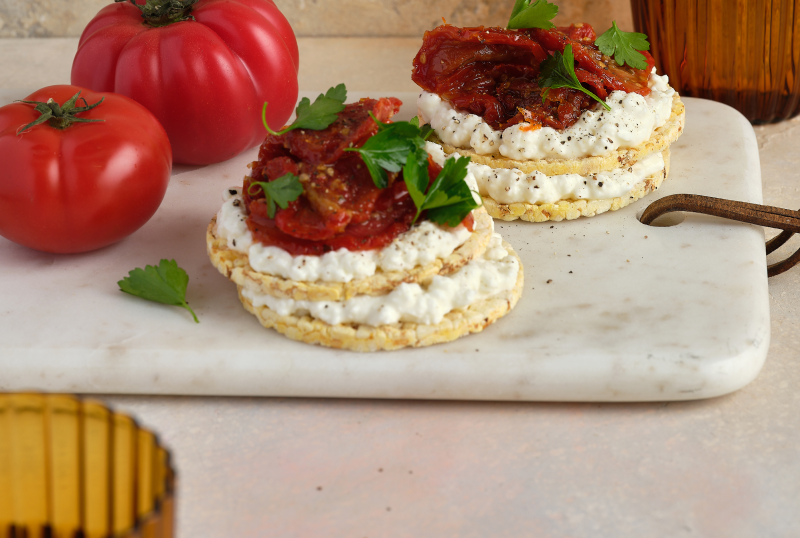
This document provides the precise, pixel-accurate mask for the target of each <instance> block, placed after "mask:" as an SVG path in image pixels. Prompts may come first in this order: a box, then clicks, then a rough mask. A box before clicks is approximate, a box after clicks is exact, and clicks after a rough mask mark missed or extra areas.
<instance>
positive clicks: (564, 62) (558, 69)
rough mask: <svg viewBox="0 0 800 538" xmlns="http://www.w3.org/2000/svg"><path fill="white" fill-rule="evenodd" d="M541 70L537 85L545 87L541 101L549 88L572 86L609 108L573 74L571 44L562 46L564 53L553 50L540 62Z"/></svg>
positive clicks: (573, 58) (573, 61) (573, 63)
mask: <svg viewBox="0 0 800 538" xmlns="http://www.w3.org/2000/svg"><path fill="white" fill-rule="evenodd" d="M541 69H542V70H541V72H540V73H539V86H540V87H542V88H545V91H544V93H542V102H544V100H545V99H546V98H547V94H548V93H549V91H550V89H551V88H572V89H573V90H578V91H582V92H583V93H585V94H586V95H588V96H590V97H591V98H593V99H594V100H596V101H597V102H598V103H600V104H601V105H603V106H604V107H605V109H606V110H611V107H610V106H608V105H607V104H606V103H605V102H604V101H603V100H602V99H600V98H599V97H597V96H596V95H595V94H593V93H592V92H590V91H589V90H587V89H586V88H584V87H583V85H582V84H581V82H580V81H579V80H578V77H577V75H575V57H574V56H573V55H572V45H567V46H566V47H564V54H561V53H560V52H558V51H554V52H553V54H552V56H548V57H547V59H546V60H545V61H543V62H542V66H541Z"/></svg>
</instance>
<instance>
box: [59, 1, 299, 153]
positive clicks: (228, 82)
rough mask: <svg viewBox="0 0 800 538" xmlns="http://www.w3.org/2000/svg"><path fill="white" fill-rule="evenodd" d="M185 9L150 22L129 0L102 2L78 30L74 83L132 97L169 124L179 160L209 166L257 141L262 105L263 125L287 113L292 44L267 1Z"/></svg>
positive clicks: (294, 63)
mask: <svg viewBox="0 0 800 538" xmlns="http://www.w3.org/2000/svg"><path fill="white" fill-rule="evenodd" d="M166 1H169V0H165V2H166ZM138 3H140V4H141V3H144V2H143V1H141V0H140V1H139V2H138ZM191 15H192V16H194V19H195V20H184V21H181V22H175V23H171V24H167V25H165V26H160V27H151V26H149V25H148V24H147V23H145V22H143V19H142V12H141V11H140V10H139V9H138V8H137V7H136V6H134V5H132V4H130V3H128V2H123V3H114V4H110V5H108V6H106V7H104V8H103V9H101V10H100V12H99V13H98V14H97V15H96V16H95V18H94V19H92V21H91V22H89V24H88V26H86V28H85V29H84V31H83V35H81V39H80V45H79V48H78V53H77V54H76V55H75V60H74V62H73V64H72V83H73V84H75V85H78V86H83V87H86V88H91V89H92V90H95V91H106V92H112V91H113V92H116V93H121V94H122V95H127V96H128V97H130V98H132V99H134V100H136V101H138V102H139V103H141V104H143V105H144V106H145V107H147V108H148V109H149V110H150V111H151V112H152V113H153V114H155V116H156V118H158V120H159V121H160V122H161V125H163V126H164V128H165V129H166V130H167V134H169V139H170V142H171V143H172V151H173V153H174V157H175V162H176V163H184V164H210V163H216V162H221V161H224V160H227V159H230V158H231V157H233V156H235V155H238V154H239V153H241V152H242V151H244V150H246V149H249V148H251V147H253V146H255V145H256V144H258V143H260V142H261V141H262V140H263V139H264V136H265V134H266V133H265V131H264V126H263V125H262V122H261V109H262V107H263V105H264V102H268V103H269V106H268V107H267V122H268V123H269V125H270V127H272V128H273V129H280V127H282V126H283V125H284V124H285V123H286V120H288V119H289V116H290V115H291V114H292V112H293V111H294V107H295V104H296V101H297V91H298V85H297V69H298V66H299V59H298V58H299V57H298V52H297V41H296V40H295V37H294V33H293V32H292V29H291V27H290V26H289V23H288V22H287V21H286V19H285V18H284V16H283V15H282V14H281V12H280V11H278V8H277V7H276V6H275V4H273V3H272V1H271V0H199V1H198V2H197V3H196V4H195V5H194V6H193V7H192V11H191Z"/></svg>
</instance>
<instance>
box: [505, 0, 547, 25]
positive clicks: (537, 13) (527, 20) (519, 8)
mask: <svg viewBox="0 0 800 538" xmlns="http://www.w3.org/2000/svg"><path fill="white" fill-rule="evenodd" d="M557 13H558V6H557V5H555V4H551V3H550V2H548V1H547V0H536V2H533V0H517V1H516V2H515V3H514V9H513V10H511V17H510V18H509V19H508V28H509V29H518V28H543V29H544V30H549V29H550V28H553V27H554V26H555V25H554V24H553V23H552V22H551V21H552V19H553V17H555V16H556V14H557Z"/></svg>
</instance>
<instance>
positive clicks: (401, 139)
mask: <svg viewBox="0 0 800 538" xmlns="http://www.w3.org/2000/svg"><path fill="white" fill-rule="evenodd" d="M370 116H371V117H372V120H373V121H374V122H375V123H376V124H378V132H377V133H376V134H375V135H373V136H371V137H370V138H368V139H367V141H366V142H364V144H363V145H362V146H361V147H359V148H346V149H345V151H355V152H358V153H360V154H361V160H362V161H364V164H365V165H366V166H367V170H369V173H370V175H371V176H372V181H373V182H374V183H375V186H376V187H378V188H379V189H385V188H386V187H387V186H388V185H389V178H388V175H387V173H386V172H387V171H388V172H399V171H400V170H401V169H402V168H403V165H404V164H405V162H406V157H407V156H408V154H409V153H412V152H414V151H416V150H418V149H421V148H422V147H423V146H424V145H425V139H424V138H422V130H421V129H420V128H419V127H418V126H417V125H414V124H413V123H411V122H408V121H398V122H395V123H381V122H380V121H378V120H377V119H375V116H372V114H370Z"/></svg>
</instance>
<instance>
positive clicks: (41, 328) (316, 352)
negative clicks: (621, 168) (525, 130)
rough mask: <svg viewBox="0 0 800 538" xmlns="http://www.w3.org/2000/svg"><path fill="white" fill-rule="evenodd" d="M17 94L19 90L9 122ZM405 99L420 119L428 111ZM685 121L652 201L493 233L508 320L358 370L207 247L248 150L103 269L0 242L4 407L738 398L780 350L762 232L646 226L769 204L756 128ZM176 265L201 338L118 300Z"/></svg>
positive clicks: (162, 314) (178, 187) (722, 109)
mask: <svg viewBox="0 0 800 538" xmlns="http://www.w3.org/2000/svg"><path fill="white" fill-rule="evenodd" d="M312 93H313V92H312ZM24 95H27V93H26V92H24V91H17V92H13V91H9V90H6V91H4V92H2V93H0V104H5V103H7V102H9V101H10V100H11V99H13V98H20V97H23V96H24ZM314 95H316V94H315V93H314ZM357 97H358V95H356V94H355V93H354V94H353V95H351V98H353V99H355V98H357ZM398 97H400V98H401V99H403V101H404V102H406V103H407V106H405V107H404V109H403V111H402V112H401V114H403V116H402V118H401V119H407V118H408V117H410V116H411V115H413V113H414V103H415V94H402V95H401V94H398ZM686 105H687V127H686V132H685V134H684V136H683V137H682V138H681V139H680V140H679V141H678V142H677V143H676V144H675V146H674V147H673V153H672V168H671V172H670V178H669V179H668V180H667V181H666V182H665V183H664V184H663V186H662V188H661V189H660V190H659V191H657V192H656V193H653V194H651V195H650V196H648V197H645V198H643V199H642V200H640V201H638V202H636V203H635V204H633V205H631V206H629V207H628V208H625V209H623V210H620V211H617V212H613V213H607V214H603V215H599V216H597V217H594V218H591V219H579V220H577V221H571V222H561V223H544V224H531V223H524V222H514V223H503V222H497V223H496V224H497V228H498V231H500V232H501V233H502V234H503V236H504V237H506V238H507V240H508V241H509V242H510V243H511V244H512V245H514V247H515V249H516V250H517V252H518V253H519V255H520V257H521V259H522V262H523V264H524V266H525V282H526V289H525V291H524V294H523V296H522V299H521V300H520V302H519V303H518V305H517V307H516V309H515V310H514V311H513V312H512V313H511V314H509V315H508V316H506V317H505V318H503V319H502V320H500V321H499V322H498V323H496V324H495V325H493V326H491V327H490V328H488V329H487V330H486V331H484V332H483V333H481V334H478V335H473V336H469V337H466V338H462V339H460V340H457V341H455V342H453V343H450V344H444V345H439V346H434V347H429V348H423V349H416V350H402V351H397V352H390V353H376V354H357V353H350V352H344V351H337V350H331V349H327V348H321V347H315V346H307V345H305V344H300V343H297V342H293V341H291V340H288V339H286V338H284V337H282V336H280V335H278V334H277V333H275V332H273V331H268V330H265V329H263V328H261V326H260V325H259V324H258V322H257V321H256V320H255V318H254V317H253V316H251V315H250V314H248V313H247V312H245V311H244V309H243V308H242V307H241V306H240V304H239V302H238V300H237V298H236V293H235V289H234V286H233V284H231V283H230V282H228V281H227V280H226V279H225V278H223V277H222V276H221V275H219V274H218V273H217V272H216V270H215V269H214V268H213V267H212V266H211V265H210V263H209V261H208V259H207V257H206V253H205V243H204V233H205V227H206V225H207V223H208V220H209V219H210V218H211V216H212V215H214V213H215V212H216V210H217V209H218V207H219V205H220V203H221V200H220V191H221V189H222V188H224V187H225V186H228V185H233V184H236V183H238V182H240V181H241V177H242V176H243V175H244V173H245V171H246V169H245V165H246V163H247V162H248V161H250V160H252V159H253V158H254V156H255V154H256V151H255V150H251V151H250V152H248V153H247V154H245V155H241V156H239V157H237V158H235V159H232V160H231V161H228V162H225V163H221V164H218V165H212V166H208V167H204V168H198V169H194V168H192V169H189V168H178V169H176V170H175V172H174V177H173V180H172V183H171V184H170V187H169V190H168V192H167V195H166V198H165V200H164V203H163V204H162V207H161V208H160V209H159V211H158V212H157V213H156V215H155V216H154V217H153V219H152V220H151V221H150V222H148V223H147V224H146V225H145V226H144V227H143V228H142V229H141V230H139V231H138V232H137V233H136V234H134V235H132V236H131V237H129V238H127V239H126V240H124V241H122V242H120V243H118V244H116V245H113V246H111V247H108V248H105V249H102V250H100V251H97V252H93V253H87V254H82V255H70V256H56V255H51V254H44V253H38V252H34V251H31V250H28V249H25V248H23V247H19V246H17V245H14V244H13V243H10V242H8V241H6V240H4V239H0V264H2V267H3V272H2V276H0V297H2V298H3V299H2V301H3V303H2V306H3V307H2V308H0V372H2V374H0V390H20V389H26V388H30V389H42V390H53V391H56V390H66V391H72V392H105V393H140V394H141V393H146V394H206V395H208V394H217V395H273V396H331V397H339V396H342V397H378V398H434V399H497V400H572V401H631V400H680V399H695V398H707V397H712V396H717V395H720V394H725V393H728V392H731V391H734V390H737V389H738V388H740V387H742V386H744V385H745V384H747V383H748V382H750V381H751V380H752V379H753V378H754V377H755V376H756V375H757V374H758V371H759V370H760V368H761V365H762V364H763V361H764V358H765V356H766V352H767V348H768V345H769V308H768V293H767V277H766V265H765V258H764V246H763V242H764V234H763V232H762V230H761V228H758V227H755V226H750V225H745V224H736V223H730V222H727V221H724V220H721V219H716V218H712V217H705V216H699V215H693V214H687V215H686V216H685V219H684V221H683V222H681V223H680V224H678V225H676V226H671V227H648V226H645V225H643V224H641V223H640V222H639V221H638V220H637V219H636V214H637V212H640V211H641V210H642V209H644V207H646V206H647V204H649V203H650V202H651V201H653V200H655V199H656V198H658V197H661V196H664V195H667V194H673V193H679V192H683V193H697V194H705V195H710V196H719V197H725V198H732V199H737V200H743V201H749V202H756V203H760V202H761V177H760V168H759V160H758V149H757V146H756V139H755V135H754V133H753V130H752V128H751V127H750V125H749V124H748V123H747V122H746V121H745V120H744V119H743V118H742V117H741V116H740V115H739V114H738V113H737V112H735V111H733V109H730V108H728V107H726V106H724V105H721V104H717V103H714V102H710V101H703V100H697V99H686ZM165 257H167V258H175V259H176V260H177V261H178V263H179V264H180V265H181V266H182V267H184V268H185V269H186V270H187V271H188V273H189V276H190V282H189V290H188V294H187V296H188V300H189V301H190V303H191V304H192V307H193V308H194V309H195V311H196V312H197V314H198V316H199V318H200V321H201V323H200V324H199V325H196V324H194V323H193V322H192V320H191V317H190V316H189V315H188V313H187V312H185V311H183V310H181V309H178V308H170V307H165V306H163V305H158V304H154V303H148V302H145V301H142V300H139V299H137V298H134V297H130V296H127V295H124V294H122V293H121V292H120V291H118V289H117V285H116V282H117V280H119V279H120V278H121V277H122V276H125V275H126V274H127V272H128V271H129V270H130V269H132V268H133V267H141V266H144V265H145V264H154V263H157V262H158V260H159V259H160V258H165Z"/></svg>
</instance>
